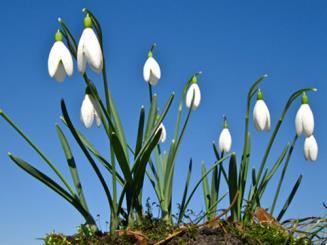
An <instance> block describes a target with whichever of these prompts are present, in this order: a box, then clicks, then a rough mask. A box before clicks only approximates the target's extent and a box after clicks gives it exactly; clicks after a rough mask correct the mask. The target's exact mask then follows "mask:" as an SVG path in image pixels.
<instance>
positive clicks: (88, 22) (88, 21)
mask: <svg viewBox="0 0 327 245" xmlns="http://www.w3.org/2000/svg"><path fill="white" fill-rule="evenodd" d="M84 27H85V28H90V27H92V19H91V17H90V15H89V14H86V16H85V18H84Z"/></svg>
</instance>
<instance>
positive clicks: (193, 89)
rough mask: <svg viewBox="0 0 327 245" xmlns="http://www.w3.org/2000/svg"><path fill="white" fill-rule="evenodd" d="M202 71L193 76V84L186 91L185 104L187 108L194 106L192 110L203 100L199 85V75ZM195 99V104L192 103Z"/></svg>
mask: <svg viewBox="0 0 327 245" xmlns="http://www.w3.org/2000/svg"><path fill="white" fill-rule="evenodd" d="M200 74H201V72H199V73H197V74H195V75H194V76H193V77H192V81H191V85H190V86H189V87H188V89H187V92H186V98H185V104H186V107H187V108H190V107H191V106H192V110H196V109H197V108H198V107H199V105H200V102H201V91H200V88H199V85H198V78H197V77H198V75H200ZM192 100H193V105H192Z"/></svg>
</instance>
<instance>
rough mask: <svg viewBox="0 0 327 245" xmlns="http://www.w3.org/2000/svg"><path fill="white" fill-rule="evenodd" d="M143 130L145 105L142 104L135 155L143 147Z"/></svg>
mask: <svg viewBox="0 0 327 245" xmlns="http://www.w3.org/2000/svg"><path fill="white" fill-rule="evenodd" d="M143 131H144V107H143V106H142V107H141V111H140V119H139V126H138V130H137V138H136V145H135V152H134V156H136V155H137V154H138V153H139V152H140V150H141V148H142V143H143Z"/></svg>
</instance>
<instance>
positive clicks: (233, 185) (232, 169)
mask: <svg viewBox="0 0 327 245" xmlns="http://www.w3.org/2000/svg"><path fill="white" fill-rule="evenodd" d="M237 186H238V183H237V163H236V154H235V153H233V154H232V155H231V158H230V161H229V168H228V189H229V200H230V203H232V201H233V200H234V198H235V195H236V193H237ZM231 212H232V218H233V220H236V219H237V217H238V207H237V205H235V206H234V207H233V208H232V209H231Z"/></svg>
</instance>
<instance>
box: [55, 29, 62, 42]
mask: <svg viewBox="0 0 327 245" xmlns="http://www.w3.org/2000/svg"><path fill="white" fill-rule="evenodd" d="M55 41H56V42H58V41H62V33H61V31H60V30H58V31H57V32H56V34H55Z"/></svg>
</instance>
